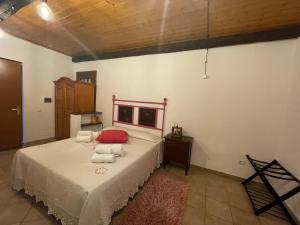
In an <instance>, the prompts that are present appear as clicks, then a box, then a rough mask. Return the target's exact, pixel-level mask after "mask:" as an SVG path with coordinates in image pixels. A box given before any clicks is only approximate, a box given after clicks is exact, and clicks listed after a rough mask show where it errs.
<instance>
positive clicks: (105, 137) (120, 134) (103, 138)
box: [96, 130, 128, 143]
mask: <svg viewBox="0 0 300 225" xmlns="http://www.w3.org/2000/svg"><path fill="white" fill-rule="evenodd" d="M96 141H99V142H101V143H126V142H127V141H128V134H127V132H126V131H123V130H104V131H102V132H101V134H100V135H99V136H98V137H97V138H96Z"/></svg>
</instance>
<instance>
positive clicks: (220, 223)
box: [205, 214, 233, 225]
mask: <svg viewBox="0 0 300 225" xmlns="http://www.w3.org/2000/svg"><path fill="white" fill-rule="evenodd" d="M205 225H233V223H232V222H228V221H226V220H222V219H220V218H219V217H216V216H212V215H209V214H207V215H206V216H205Z"/></svg>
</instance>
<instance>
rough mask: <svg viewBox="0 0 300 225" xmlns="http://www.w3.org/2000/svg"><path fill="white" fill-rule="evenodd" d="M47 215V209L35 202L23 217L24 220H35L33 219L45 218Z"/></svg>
mask: <svg viewBox="0 0 300 225" xmlns="http://www.w3.org/2000/svg"><path fill="white" fill-rule="evenodd" d="M47 217H48V210H47V208H46V207H44V206H42V205H41V204H36V205H35V206H34V207H32V208H31V209H30V210H29V212H28V214H27V215H26V217H25V218H24V221H26V222H27V221H35V220H45V219H47Z"/></svg>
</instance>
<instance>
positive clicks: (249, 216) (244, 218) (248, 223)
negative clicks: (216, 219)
mask: <svg viewBox="0 0 300 225" xmlns="http://www.w3.org/2000/svg"><path fill="white" fill-rule="evenodd" d="M231 213H232V218H233V222H234V224H235V225H260V223H259V220H258V217H257V216H256V215H255V214H254V213H249V212H245V211H243V210H240V209H237V208H234V207H231Z"/></svg>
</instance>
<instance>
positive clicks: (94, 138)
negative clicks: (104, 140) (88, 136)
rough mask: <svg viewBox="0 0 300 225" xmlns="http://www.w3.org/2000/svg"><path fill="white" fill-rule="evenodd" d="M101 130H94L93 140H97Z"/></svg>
mask: <svg viewBox="0 0 300 225" xmlns="http://www.w3.org/2000/svg"><path fill="white" fill-rule="evenodd" d="M100 133H101V132H100V131H99V132H98V131H97V132H96V131H95V132H92V137H93V140H96V138H97V137H98V136H99V134H100Z"/></svg>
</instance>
